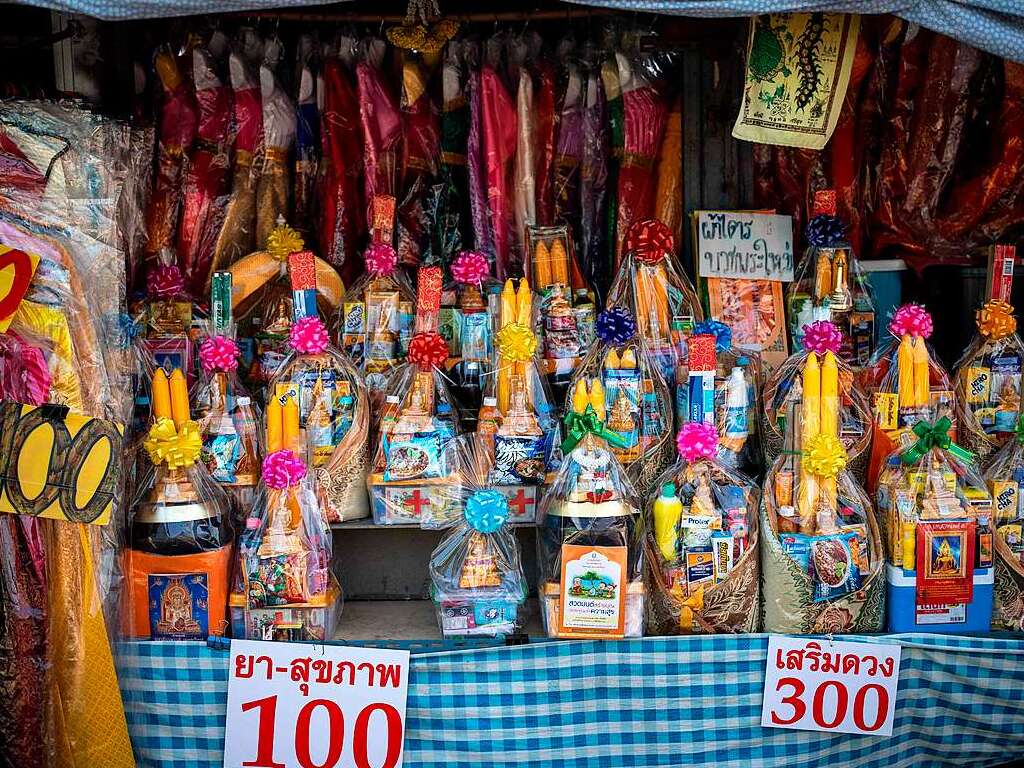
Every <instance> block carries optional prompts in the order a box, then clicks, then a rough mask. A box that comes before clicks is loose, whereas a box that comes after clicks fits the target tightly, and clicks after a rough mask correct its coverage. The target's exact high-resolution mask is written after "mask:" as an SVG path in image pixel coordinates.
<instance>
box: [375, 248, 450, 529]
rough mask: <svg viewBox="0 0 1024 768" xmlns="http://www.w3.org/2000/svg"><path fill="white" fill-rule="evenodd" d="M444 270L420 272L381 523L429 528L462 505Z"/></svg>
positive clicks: (398, 376) (383, 445)
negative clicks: (442, 321)
mask: <svg viewBox="0 0 1024 768" xmlns="http://www.w3.org/2000/svg"><path fill="white" fill-rule="evenodd" d="M441 277H442V273H441V269H440V267H423V268H421V269H420V270H419V279H418V284H417V294H416V329H417V330H416V334H415V335H414V336H413V338H412V340H411V341H410V342H409V354H408V362H407V363H406V364H405V365H403V366H401V367H399V368H398V369H396V370H395V371H394V372H393V373H392V375H391V377H390V378H389V379H388V386H387V390H386V391H387V395H386V397H385V401H384V408H383V411H382V412H381V416H380V424H379V430H378V435H377V437H376V450H375V452H374V457H373V464H372V466H371V471H370V476H369V480H368V486H369V490H370V500H371V505H372V510H373V519H374V522H376V523H377V524H378V525H403V524H406V525H420V524H426V525H429V521H430V520H431V519H434V518H439V519H440V518H445V517H449V516H450V515H452V514H453V513H454V510H453V505H454V506H455V507H458V505H459V504H460V503H461V494H460V493H459V491H458V474H457V469H458V467H457V465H456V462H454V461H453V460H452V457H451V456H450V451H449V443H450V442H452V438H454V437H455V436H456V434H458V431H459V423H458V416H457V413H456V410H455V405H454V402H453V400H452V397H451V394H450V393H449V391H448V387H447V384H446V381H445V377H444V373H443V370H444V364H445V361H446V360H447V359H448V345H447V343H445V340H444V338H442V337H441V335H440V334H439V333H437V330H436V328H437V318H438V311H439V309H440V303H441Z"/></svg>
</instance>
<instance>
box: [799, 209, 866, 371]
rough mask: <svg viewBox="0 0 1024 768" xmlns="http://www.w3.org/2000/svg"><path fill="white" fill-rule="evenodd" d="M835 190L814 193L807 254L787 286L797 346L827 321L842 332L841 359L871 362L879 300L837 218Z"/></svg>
mask: <svg viewBox="0 0 1024 768" xmlns="http://www.w3.org/2000/svg"><path fill="white" fill-rule="evenodd" d="M835 214H836V194H835V191H834V190H821V191H819V192H817V193H815V199H814V216H813V217H812V218H811V220H810V221H808V222H807V226H806V228H805V229H804V236H805V237H806V239H807V245H808V248H807V252H806V253H805V254H804V258H803V260H802V261H801V262H800V264H799V266H797V269H796V276H795V278H796V279H795V280H794V281H793V282H792V283H790V284H789V287H788V288H787V289H786V306H787V312H786V314H787V316H788V317H789V335H790V338H791V339H792V340H793V349H794V350H800V349H802V348H803V335H804V328H805V327H806V326H809V325H811V324H812V323H815V322H818V321H821V320H828V321H830V322H832V323H835V325H836V327H837V328H839V331H840V333H841V334H842V342H841V344H840V348H839V353H838V354H839V357H840V358H841V359H842V360H844V361H845V362H847V363H849V364H850V365H852V366H854V367H860V366H864V365H867V364H868V362H869V361H870V360H871V354H872V352H874V346H875V304H874V300H873V298H872V296H871V290H870V287H869V285H868V280H867V276H866V275H865V274H864V272H863V271H862V270H861V268H860V262H859V261H858V259H857V256H856V254H854V252H853V249H852V248H851V246H850V243H849V241H848V240H847V238H846V225H845V224H844V223H843V221H842V220H841V219H839V218H837V217H836V215H835Z"/></svg>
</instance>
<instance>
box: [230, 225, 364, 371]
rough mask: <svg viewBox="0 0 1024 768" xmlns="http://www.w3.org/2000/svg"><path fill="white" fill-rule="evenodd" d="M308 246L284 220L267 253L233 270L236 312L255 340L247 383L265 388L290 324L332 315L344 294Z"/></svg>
mask: <svg viewBox="0 0 1024 768" xmlns="http://www.w3.org/2000/svg"><path fill="white" fill-rule="evenodd" d="M304 248H305V242H304V241H303V239H302V237H301V236H300V235H299V233H298V232H296V231H295V230H294V229H292V228H291V227H289V226H287V225H286V224H284V223H283V222H282V223H279V224H278V226H276V227H275V228H274V229H273V230H272V231H271V233H270V235H269V236H268V237H267V239H266V250H263V251H257V252H255V253H250V254H249V255H248V256H244V257H243V258H241V259H239V260H238V261H236V262H235V263H234V264H232V265H231V266H230V272H231V282H232V292H231V299H232V310H233V312H234V315H235V318H236V319H237V321H238V324H239V327H240V328H241V329H242V332H243V335H244V336H246V337H248V338H253V339H255V350H254V355H253V357H254V360H253V369H252V370H251V371H250V373H249V379H250V381H251V382H252V383H255V384H258V385H259V386H261V387H262V386H264V385H265V384H266V383H267V382H268V381H269V380H270V377H271V376H273V374H274V372H275V371H276V370H277V368H278V366H280V364H281V363H282V362H283V361H284V358H285V356H286V354H287V351H286V349H285V346H286V344H287V341H288V336H289V332H290V330H291V327H292V323H293V322H294V321H295V320H296V319H297V318H299V317H304V316H306V315H311V314H317V313H319V314H320V316H322V317H334V316H335V315H336V313H337V311H338V309H339V308H340V307H341V303H342V298H343V297H344V295H345V287H344V286H343V285H342V284H341V278H340V277H338V273H337V272H335V271H334V267H332V266H331V265H330V264H328V263H327V262H326V261H324V260H323V259H321V258H319V257H317V256H314V255H313V253H312V252H311V251H306V250H303V249H304ZM296 304H298V306H296Z"/></svg>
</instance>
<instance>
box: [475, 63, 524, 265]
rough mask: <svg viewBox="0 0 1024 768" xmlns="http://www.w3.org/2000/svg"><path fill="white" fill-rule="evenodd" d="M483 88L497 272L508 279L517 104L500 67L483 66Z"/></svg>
mask: <svg viewBox="0 0 1024 768" xmlns="http://www.w3.org/2000/svg"><path fill="white" fill-rule="evenodd" d="M480 92H481V95H480V109H481V112H482V123H483V157H484V168H485V172H486V178H487V206H488V213H489V221H490V224H491V232H493V234H494V265H495V274H496V275H497V277H498V279H499V280H504V279H505V277H506V276H507V275H508V274H509V269H510V267H511V264H512V252H511V245H512V242H513V238H512V233H511V227H512V192H513V190H512V179H513V176H512V172H513V167H512V166H513V163H512V160H513V158H514V157H515V152H516V104H515V100H514V99H513V98H512V96H511V95H510V94H509V92H508V89H507V88H506V87H505V84H504V82H503V81H502V78H501V76H500V75H499V74H498V71H497V69H496V68H495V67H493V66H491V65H490V64H487V63H485V64H484V65H483V67H482V68H481V70H480Z"/></svg>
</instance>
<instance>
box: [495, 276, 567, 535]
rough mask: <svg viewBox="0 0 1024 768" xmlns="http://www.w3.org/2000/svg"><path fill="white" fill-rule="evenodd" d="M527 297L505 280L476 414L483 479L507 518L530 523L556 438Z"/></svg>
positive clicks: (526, 290) (550, 465)
mask: <svg viewBox="0 0 1024 768" xmlns="http://www.w3.org/2000/svg"><path fill="white" fill-rule="evenodd" d="M531 302H532V295H531V293H530V286H529V285H528V284H527V282H526V280H525V278H524V279H522V280H520V282H519V289H518V291H517V290H514V289H513V281H512V280H506V281H505V287H504V289H503V290H502V292H501V297H500V309H499V312H498V325H499V327H500V330H499V331H498V333H497V335H496V337H495V347H496V350H495V357H496V362H495V364H494V370H493V372H492V373H491V374H490V375H489V376H488V378H487V388H486V389H485V396H486V399H485V401H484V404H483V406H482V407H481V409H480V412H479V415H478V417H477V435H479V436H480V438H481V443H482V446H483V450H484V454H485V456H486V459H487V463H488V467H487V469H488V472H487V477H486V483H487V484H488V485H491V486H493V487H494V488H495V489H496V490H497V491H499V492H500V493H503V494H505V496H506V497H507V498H508V503H509V505H510V507H511V511H510V513H509V514H510V517H511V520H512V521H513V522H533V520H534V519H535V517H536V512H537V504H538V502H539V501H540V496H541V493H542V491H541V487H542V486H543V485H544V484H545V483H546V482H547V481H548V479H549V472H551V471H552V470H553V468H554V465H555V462H556V459H557V456H556V451H557V446H558V441H559V434H560V430H559V423H558V418H557V416H556V413H557V409H556V407H555V403H554V400H553V399H552V396H551V392H550V390H549V389H548V384H547V381H546V380H545V378H544V377H543V376H542V375H541V374H540V365H539V362H538V360H537V338H536V336H534V334H533V331H532V330H530V318H531Z"/></svg>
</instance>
